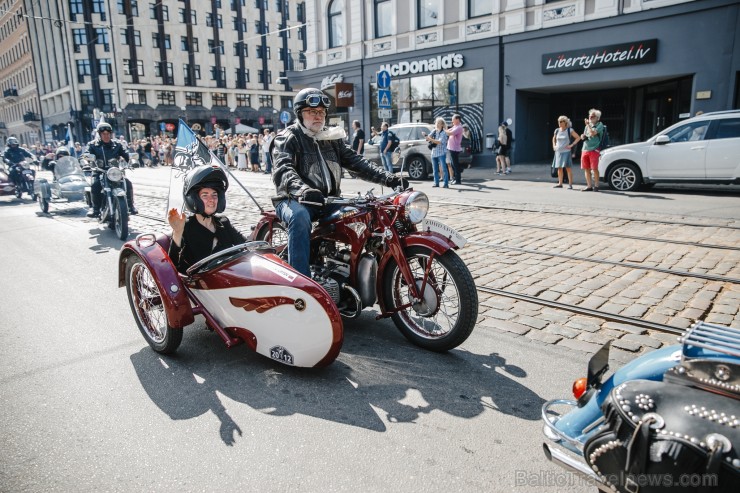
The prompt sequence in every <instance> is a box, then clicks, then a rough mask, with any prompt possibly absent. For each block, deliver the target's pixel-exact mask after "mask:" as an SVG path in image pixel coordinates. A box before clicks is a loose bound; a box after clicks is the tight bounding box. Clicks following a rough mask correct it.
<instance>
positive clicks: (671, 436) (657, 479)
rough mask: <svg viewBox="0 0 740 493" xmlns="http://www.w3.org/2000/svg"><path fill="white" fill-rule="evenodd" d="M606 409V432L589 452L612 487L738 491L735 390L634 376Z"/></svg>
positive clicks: (739, 407)
mask: <svg viewBox="0 0 740 493" xmlns="http://www.w3.org/2000/svg"><path fill="white" fill-rule="evenodd" d="M730 366H732V365H730ZM734 370H735V371H736V372H740V367H735V368H734ZM735 374H738V373H735ZM602 411H603V413H604V418H605V420H604V423H603V424H602V425H601V428H600V430H601V431H600V432H599V433H597V434H596V435H594V436H593V437H592V438H591V439H589V440H588V441H587V442H586V444H585V445H584V449H583V451H584V458H585V459H586V462H587V463H588V464H589V465H590V466H591V468H592V469H593V470H594V472H595V473H596V474H597V475H598V476H599V477H600V478H601V480H602V481H603V482H604V483H605V484H606V485H607V486H608V487H610V488H611V489H612V490H614V491H621V492H630V493H638V492H641V493H647V492H658V491H660V492H678V491H686V492H688V491H692V492H694V491H699V492H701V491H707V492H708V491H712V492H728V493H729V492H731V491H732V492H737V491H738V485H740V454H739V453H738V449H739V448H740V401H739V400H738V399H737V398H735V397H733V395H732V393H731V392H723V393H716V392H712V391H709V390H706V389H700V388H696V387H692V386H687V385H684V384H678V383H671V382H668V381H663V382H654V381H649V380H632V381H628V382H625V383H623V384H621V385H619V386H617V387H616V388H615V389H614V390H612V392H611V393H610V394H609V396H608V397H607V399H606V400H605V401H604V403H603V404H602Z"/></svg>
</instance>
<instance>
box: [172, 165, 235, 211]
mask: <svg viewBox="0 0 740 493" xmlns="http://www.w3.org/2000/svg"><path fill="white" fill-rule="evenodd" d="M202 188H212V189H214V190H215V191H216V193H218V206H217V207H216V213H221V212H223V211H224V209H226V190H227V189H228V188H229V179H228V178H227V177H226V173H225V172H224V170H223V169H221V167H220V166H218V165H214V166H210V165H208V164H204V165H201V166H196V167H195V168H193V169H191V170H190V171H188V172H187V173H186V174H185V181H184V182H183V188H182V193H183V196H184V198H185V207H187V209H188V210H189V211H190V212H194V213H196V214H201V215H204V216H205V215H206V213H205V204H203V201H202V200H201V199H200V196H199V195H198V194H199V192H200V190H201V189H202Z"/></svg>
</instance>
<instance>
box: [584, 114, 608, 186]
mask: <svg viewBox="0 0 740 493" xmlns="http://www.w3.org/2000/svg"><path fill="white" fill-rule="evenodd" d="M584 123H585V125H586V128H584V129H583V134H581V139H582V140H583V151H582V152H581V169H582V170H583V173H584V175H586V188H584V189H583V190H581V191H582V192H592V191H593V192H598V191H599V158H600V157H601V152H600V151H599V146H600V145H601V136H602V135H604V124H603V123H601V111H599V110H597V109H594V108H591V109H590V110H588V118H586V119H585V120H584ZM592 173H593V177H592V176H591V175H592Z"/></svg>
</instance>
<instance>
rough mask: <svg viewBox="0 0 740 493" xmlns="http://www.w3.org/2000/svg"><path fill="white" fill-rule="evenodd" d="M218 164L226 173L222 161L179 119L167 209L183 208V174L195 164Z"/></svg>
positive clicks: (226, 171)
mask: <svg viewBox="0 0 740 493" xmlns="http://www.w3.org/2000/svg"><path fill="white" fill-rule="evenodd" d="M204 164H208V165H211V166H213V165H218V166H221V168H222V169H223V170H224V172H225V173H227V174H228V170H227V169H226V166H224V163H222V162H221V160H220V159H219V158H218V157H216V155H215V154H214V153H213V152H212V151H211V150H210V149H208V146H206V145H205V144H204V143H203V142H202V141H201V140H200V139H199V138H198V137H197V136H196V135H195V132H193V130H192V129H191V128H190V127H189V126H188V125H187V123H185V122H184V121H182V120H180V121H179V124H178V128H177V143H176V144H175V156H174V158H173V161H172V170H171V171H170V193H169V198H168V200H167V210H166V211H165V215H166V214H167V212H168V211H169V210H170V209H173V208H174V209H177V210H179V211H182V210H183V205H184V204H185V200H184V199H183V196H182V185H183V182H184V181H185V174H186V173H187V172H188V171H189V170H190V169H192V168H195V167H196V166H202V165H204Z"/></svg>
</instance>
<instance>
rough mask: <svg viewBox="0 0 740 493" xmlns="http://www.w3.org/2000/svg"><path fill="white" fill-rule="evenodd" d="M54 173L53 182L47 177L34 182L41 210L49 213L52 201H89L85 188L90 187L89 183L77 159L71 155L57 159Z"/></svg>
mask: <svg viewBox="0 0 740 493" xmlns="http://www.w3.org/2000/svg"><path fill="white" fill-rule="evenodd" d="M53 174H54V178H53V179H52V181H51V183H50V182H49V180H47V179H46V178H39V179H38V180H36V182H35V183H34V192H35V193H36V198H37V200H38V202H39V208H40V209H41V212H43V213H44V214H46V213H48V212H49V204H50V203H52V202H58V201H67V202H75V201H85V202H87V201H86V198H85V189H86V188H88V187H89V183H88V180H87V177H86V176H85V172H84V171H83V169H82V167H81V166H80V162H79V161H78V160H77V159H75V158H73V157H70V156H64V157H61V158H59V159H57V160H56V161H55V164H54V166H53Z"/></svg>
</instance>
